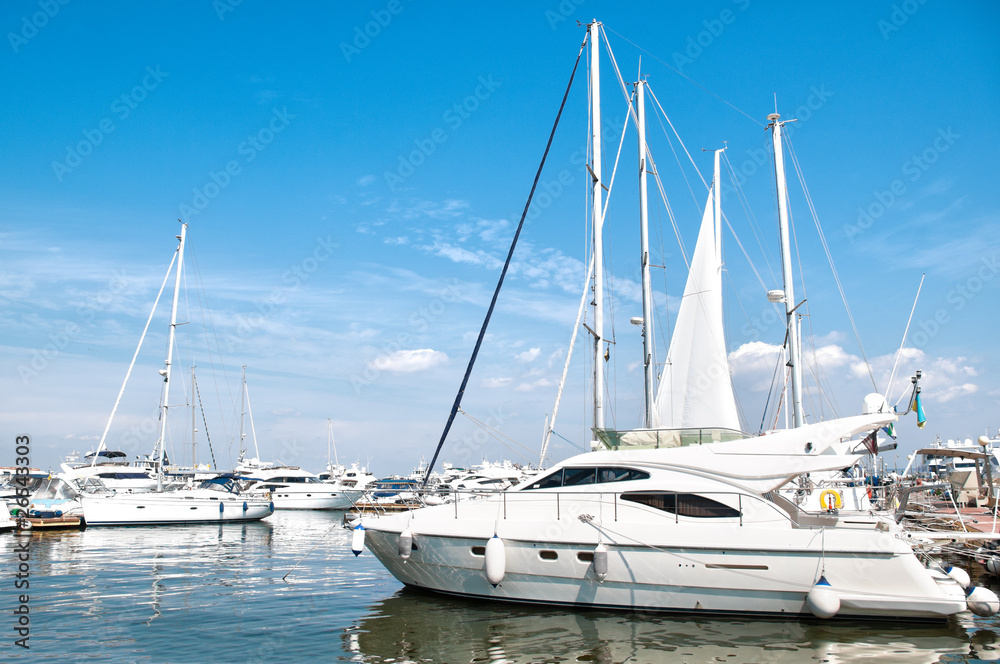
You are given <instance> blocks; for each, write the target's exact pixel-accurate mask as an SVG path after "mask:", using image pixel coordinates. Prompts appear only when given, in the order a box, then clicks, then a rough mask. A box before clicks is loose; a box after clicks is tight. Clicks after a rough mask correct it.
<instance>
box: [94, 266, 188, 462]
mask: <svg viewBox="0 0 1000 664" xmlns="http://www.w3.org/2000/svg"><path fill="white" fill-rule="evenodd" d="M178 253H179V252H178V251H174V255H173V257H172V258H171V259H170V265H169V266H168V267H167V274H166V275H164V277H163V283H162V284H161V285H160V292H159V293H157V294H156V299H155V300H154V301H153V308H152V309H151V310H150V312H149V318H147V319H146V327H144V328H143V329H142V335H141V336H140V337H139V346H138V347H137V348H136V349H135V354H134V355H132V361H131V362H130V363H129V365H128V371H126V372H125V380H124V382H122V389H121V390H120V391H119V392H118V398H117V399H115V405H114V407H113V408H112V409H111V416H110V417H108V423H107V425H106V426H105V427H104V433H102V434H101V442H100V443H99V444H98V445H97V452H95V453H94V460H93V462H92V463H91V465H94V464H96V463H97V459H98V456H99V454H100V452H101V450H103V449H104V441H105V440H106V439H107V436H108V430H109V429H110V428H111V422H112V421H113V420H114V419H115V413H116V412H117V411H118V405H119V404H120V403H121V400H122V395H123V394H124V393H125V386H126V385H128V379H129V377H131V375H132V369H133V367H135V361H136V358H138V357H139V351H140V350H141V349H142V342H143V341H144V340H145V338H146V332H147V331H149V324H150V323H151V322H152V321H153V314H155V313H156V306H157V305H158V304H159V303H160V296H161V295H163V289H164V288H166V286H167V281H168V280H169V279H170V273H171V272H173V269H174V263H176V262H177V255H178Z"/></svg>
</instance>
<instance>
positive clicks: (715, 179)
mask: <svg viewBox="0 0 1000 664" xmlns="http://www.w3.org/2000/svg"><path fill="white" fill-rule="evenodd" d="M725 149H726V148H722V149H721V150H716V151H715V170H713V171H712V192H713V193H714V194H715V196H714V198H715V262H716V265H719V266H720V267H721V265H722V181H721V180H720V178H719V174H720V173H721V170H720V168H719V158H720V157H721V156H722V153H723V152H724V151H725Z"/></svg>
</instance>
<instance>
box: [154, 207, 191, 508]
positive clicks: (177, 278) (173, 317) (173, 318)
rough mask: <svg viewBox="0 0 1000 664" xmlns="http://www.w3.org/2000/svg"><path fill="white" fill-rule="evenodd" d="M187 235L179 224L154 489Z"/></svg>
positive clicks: (163, 433)
mask: <svg viewBox="0 0 1000 664" xmlns="http://www.w3.org/2000/svg"><path fill="white" fill-rule="evenodd" d="M186 236H187V224H181V234H180V235H178V236H177V239H178V240H180V244H179V245H178V246H177V273H176V275H175V277H174V301H173V304H172V305H171V307H170V334H169V335H168V336H167V359H166V361H165V364H166V367H165V368H163V369H160V375H161V376H163V393H162V394H163V398H162V401H161V402H160V439H159V440H158V441H157V457H156V490H157V491H163V446H164V444H165V443H166V437H167V409H168V408H169V406H168V405H167V404H169V403H170V365H171V363H172V362H173V359H174V336H175V335H176V331H177V300H178V297H179V296H180V292H181V268H182V267H183V265H184V238H185V237H186Z"/></svg>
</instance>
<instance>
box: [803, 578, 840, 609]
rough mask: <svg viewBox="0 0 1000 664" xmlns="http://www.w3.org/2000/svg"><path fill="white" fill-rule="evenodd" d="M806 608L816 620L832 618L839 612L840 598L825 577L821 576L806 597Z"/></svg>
mask: <svg viewBox="0 0 1000 664" xmlns="http://www.w3.org/2000/svg"><path fill="white" fill-rule="evenodd" d="M806 606H808V607H809V610H810V611H812V613H813V615H814V616H816V617H817V618H832V617H834V616H835V615H837V612H838V611H840V597H839V596H838V595H837V591H836V590H834V589H833V588H832V587H831V586H830V582H829V581H827V580H826V577H825V576H821V577H820V578H819V581H817V582H816V585H814V586H813V587H812V590H810V591H809V594H808V595H806Z"/></svg>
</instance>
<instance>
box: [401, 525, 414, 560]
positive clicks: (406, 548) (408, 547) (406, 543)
mask: <svg viewBox="0 0 1000 664" xmlns="http://www.w3.org/2000/svg"><path fill="white" fill-rule="evenodd" d="M412 551H413V533H411V532H410V529H409V528H407V529H406V530H404V531H403V532H401V533H400V534H399V557H400V558H402V559H403V560H409V559H410V552H412Z"/></svg>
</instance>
